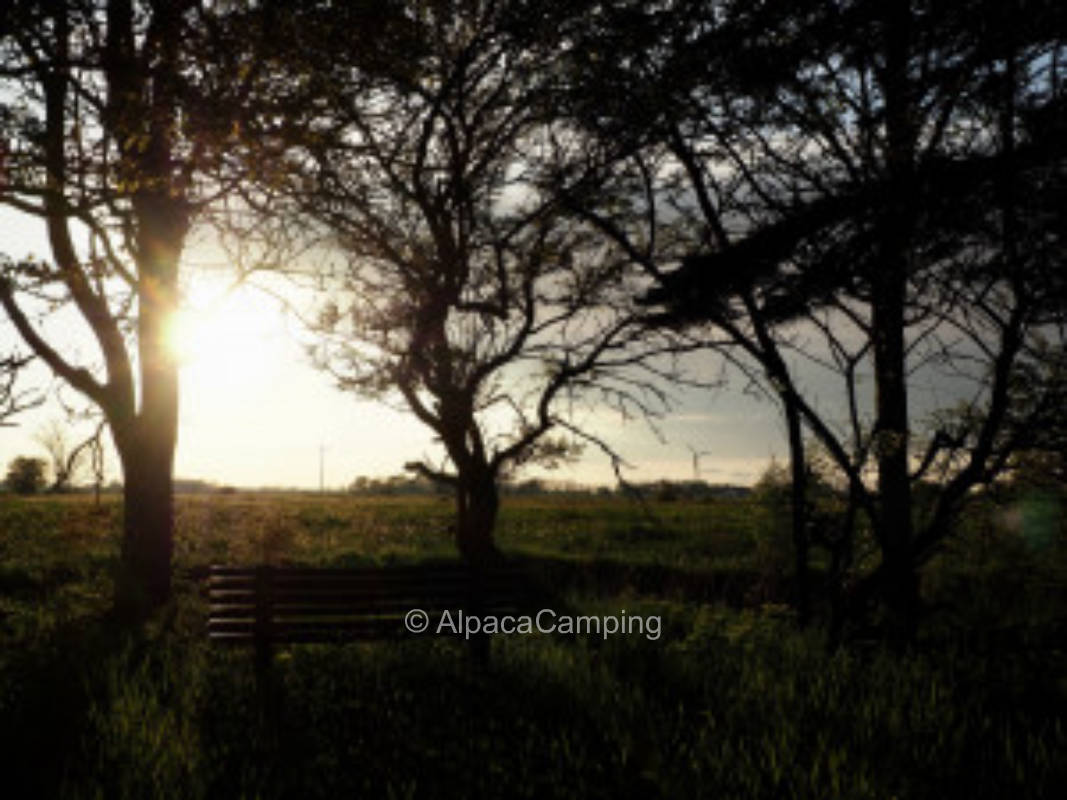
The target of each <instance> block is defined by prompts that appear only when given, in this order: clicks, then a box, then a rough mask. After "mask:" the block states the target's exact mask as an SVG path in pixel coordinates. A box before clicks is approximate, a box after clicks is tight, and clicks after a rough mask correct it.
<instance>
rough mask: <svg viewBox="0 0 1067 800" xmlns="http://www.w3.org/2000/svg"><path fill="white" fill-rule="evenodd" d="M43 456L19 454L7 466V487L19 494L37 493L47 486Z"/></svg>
mask: <svg viewBox="0 0 1067 800" xmlns="http://www.w3.org/2000/svg"><path fill="white" fill-rule="evenodd" d="M45 469H46V467H45V463H44V459H43V458H29V457H27V456H18V457H16V458H14V459H12V461H11V463H10V464H9V465H8V467H7V478H6V480H5V482H6V483H7V488H8V489H9V490H11V491H12V492H17V493H18V494H36V493H37V492H39V491H41V490H42V489H44V487H45V483H46V481H45Z"/></svg>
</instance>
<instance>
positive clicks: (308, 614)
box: [207, 561, 540, 663]
mask: <svg viewBox="0 0 1067 800" xmlns="http://www.w3.org/2000/svg"><path fill="white" fill-rule="evenodd" d="M539 594H540V593H539V592H538V591H536V590H535V589H534V587H533V586H532V585H531V583H530V582H529V580H528V578H527V576H526V574H525V572H524V570H523V569H522V568H521V567H519V566H517V565H515V564H513V563H507V562H502V563H499V564H494V565H492V566H488V567H484V568H481V569H474V568H472V567H471V566H469V565H467V564H465V563H463V562H454V561H450V562H439V563H426V564H418V565H411V566H391V567H355V568H311V567H294V566H256V567H240V566H213V567H211V569H210V572H209V575H208V600H209V603H210V610H209V612H208V623H207V630H208V637H209V638H210V639H211V640H212V641H213V642H218V643H220V644H236V645H252V646H254V647H255V648H256V651H257V653H258V656H259V661H260V662H261V663H266V662H269V661H270V657H271V653H272V649H273V647H274V645H276V644H297V643H303V642H345V641H360V640H364V641H365V640H380V639H404V638H413V637H420V636H421V637H428V636H435V635H437V626H438V620H439V619H440V618H441V614H442V613H443V612H445V611H448V612H451V614H452V618H453V619H455V618H456V616H457V612H458V611H459V610H462V611H463V612H464V613H466V614H474V615H479V616H481V615H486V614H494V615H503V614H523V613H529V611H530V609H532V608H535V607H536V606H535V603H536V599H537V598H538V596H539ZM413 609H420V610H422V611H424V612H426V614H427V616H428V627H427V628H426V630H425V631H424V632H422V633H412V632H411V631H409V630H408V628H407V627H406V625H405V615H406V614H407V613H408V612H410V611H412V610H413ZM474 640H477V641H474ZM482 651H484V652H482ZM472 652H474V654H475V655H476V656H478V657H480V658H485V657H487V656H488V639H487V637H484V636H476V637H472Z"/></svg>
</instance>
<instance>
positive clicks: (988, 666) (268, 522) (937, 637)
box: [0, 493, 1067, 798]
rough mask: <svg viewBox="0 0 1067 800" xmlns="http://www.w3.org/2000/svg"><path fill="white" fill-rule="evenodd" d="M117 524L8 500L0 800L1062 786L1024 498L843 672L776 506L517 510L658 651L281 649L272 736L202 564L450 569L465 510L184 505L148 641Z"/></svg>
mask: <svg viewBox="0 0 1067 800" xmlns="http://www.w3.org/2000/svg"><path fill="white" fill-rule="evenodd" d="M120 513H121V511H120V506H119V505H118V504H117V501H116V499H115V498H105V500H104V502H103V504H102V505H101V506H100V507H99V508H97V507H94V506H93V504H92V501H91V500H89V499H87V498H85V497H82V496H69V497H40V498H30V499H21V498H15V497H12V496H6V495H5V496H0V753H3V764H4V767H3V778H2V781H3V786H4V795H5V796H8V797H22V796H26V797H31V796H32V797H51V796H61V797H72V798H122V797H129V798H148V797H160V798H166V797H174V798H186V797H189V798H200V797H204V798H214V797H222V798H230V797H232V798H238V797H246V798H256V797H262V798H275V797H300V798H304V797H331V798H332V797H342V796H343V797H359V796H367V797H496V796H515V797H538V798H541V797H695V796H704V797H715V798H731V797H736V798H751V797H774V798H778V797H811V798H831V797H840V798H892V797H897V798H924V797H931V798H933V797H938V798H942V797H971V798H982V797H989V798H1001V797H1034V798H1040V797H1060V796H1062V794H1061V792H1062V787H1063V786H1064V785H1067V656H1065V652H1064V640H1063V633H1064V630H1065V628H1064V619H1065V613H1064V612H1065V605H1067V603H1065V600H1064V598H1065V596H1067V592H1065V591H1064V590H1065V588H1067V587H1065V576H1067V537H1065V536H1064V535H1063V531H1062V521H1061V519H1060V518H1059V517H1054V518H1053V519H1052V524H1053V525H1054V527H1055V531H1054V534H1053V535H1051V536H1045V537H1044V538H1042V539H1041V540H1040V541H1036V540H1035V539H1034V538H1033V537H1029V538H1028V537H1027V536H1026V535H1024V533H1025V530H1024V528H1025V526H1023V527H1022V528H1020V526H1019V525H1018V524H1016V523H1017V522H1018V519H1017V518H1018V515H1019V514H1023V516H1025V514H1026V513H1029V512H1027V511H1026V509H1025V508H1024V509H1023V510H1022V511H1020V512H1018V513H1017V514H1015V517H1013V516H1012V513H1014V512H1013V511H1012V510H1011V509H989V508H986V509H984V510H979V512H978V513H975V514H974V515H972V517H971V518H970V519H969V520H968V522H967V524H966V525H964V526H963V529H962V530H961V533H960V535H959V536H958V537H957V538H956V539H954V540H953V542H952V543H951V545H950V547H949V548H948V549H947V550H946V552H945V553H944V554H943V555H942V556H941V557H940V558H939V559H938V560H937V561H936V562H935V563H933V564H931V565H930V567H929V569H928V570H927V573H926V575H925V578H924V600H925V601H926V602H927V604H928V607H929V608H930V609H931V611H930V614H929V618H928V619H927V621H926V623H925V625H924V627H923V635H922V637H921V639H920V641H919V642H918V644H917V646H916V647H915V649H914V650H913V651H912V652H909V653H906V654H899V653H892V652H889V651H887V650H886V649H885V648H883V647H881V646H879V645H877V644H876V643H873V642H869V641H863V640H858V641H855V642H852V643H850V644H849V645H847V646H846V647H843V648H841V649H840V650H838V651H836V652H834V653H832V654H831V653H828V652H827V649H826V646H825V645H826V643H825V634H824V632H823V630H822V628H821V627H820V626H819V625H818V624H816V625H814V626H813V627H812V628H810V629H809V630H806V631H799V630H797V628H796V625H795V622H794V620H793V618H792V616H791V614H790V612H789V609H788V606H787V605H786V601H787V599H788V593H789V577H788V564H789V552H788V544H787V538H786V533H785V529H784V527H783V525H782V520H781V519H780V514H779V513H778V511H777V510H776V509H774V508H773V507H769V506H768V504H767V503H766V502H765V499H762V498H760V497H758V496H752V497H748V498H729V499H727V498H722V499H713V500H709V501H706V502H695V501H685V502H681V501H678V502H655V501H650V502H648V503H647V504H641V503H637V502H634V501H632V500H628V499H625V498H621V497H614V496H613V497H598V498H593V497H556V496H534V497H506V498H505V501H504V506H503V509H502V516H501V520H500V524H499V529H498V543H499V544H500V546H501V548H502V549H503V550H504V551H505V552H507V553H508V554H510V555H512V556H515V557H521V558H523V559H525V560H526V561H527V562H528V563H529V565H530V569H531V570H532V571H534V572H535V573H537V574H538V575H539V576H540V577H541V579H542V580H543V581H544V583H545V584H546V585H548V586H551V587H552V589H553V592H554V593H555V595H556V597H557V598H558V601H559V603H560V604H561V607H567V608H570V609H575V610H578V611H580V612H581V613H585V614H618V613H619V612H620V610H621V609H625V610H626V611H627V613H629V614H631V615H636V614H643V615H658V616H660V618H661V619H662V635H661V636H660V637H659V638H658V639H657V640H654V641H653V640H650V639H649V638H647V637H645V636H640V635H630V636H621V635H617V636H611V637H607V638H605V637H602V636H595V635H579V636H574V635H570V636H567V635H541V634H535V635H530V636H499V637H496V638H495V639H494V641H493V652H492V659H491V662H490V664H489V665H488V667H487V668H485V669H481V668H479V667H477V665H475V664H474V663H473V662H472V661H471V659H470V658H469V655H468V653H467V651H466V649H465V648H464V647H463V646H462V643H461V642H456V641H452V640H450V639H447V638H445V637H434V636H426V637H422V638H414V637H413V638H412V639H410V640H404V641H400V642H389V643H370V644H353V645H329V646H323V645H311V646H298V647H293V648H290V649H288V650H283V651H282V652H280V653H279V654H278V655H277V656H276V657H275V660H274V664H273V678H274V680H275V682H276V689H277V691H278V697H279V705H278V707H277V709H276V712H275V717H274V718H271V719H269V720H268V719H267V718H266V717H265V716H264V714H263V712H262V708H261V704H260V703H259V697H258V695H257V685H256V678H255V672H254V669H253V663H252V658H251V654H250V653H248V652H242V651H238V650H234V649H227V648H221V647H218V646H211V645H209V643H208V642H207V640H206V636H205V632H204V622H205V604H204V600H203V594H202V585H203V575H204V572H205V570H206V567H207V566H208V565H209V564H212V563H283V562H284V563H298V564H308V565H322V566H326V565H358V564H380V565H388V564H391V563H407V562H416V561H419V560H421V559H426V558H439V557H448V556H451V555H452V554H453V553H454V552H455V550H454V545H453V542H452V538H451V533H450V527H449V526H450V521H451V516H452V509H451V505H450V503H449V502H448V501H447V500H445V499H441V498H435V497H410V496H400V497H372V498H368V497H353V496H342V495H336V496H332V495H325V496H323V495H310V494H309V495H298V494H293V495H280V494H279V495H271V494H243V493H235V494H202V495H183V496H179V498H178V501H177V541H176V552H175V572H174V575H175V596H174V600H173V602H172V603H171V604H170V605H169V606H168V607H167V608H166V609H165V610H164V612H163V613H161V614H159V615H158V616H157V617H156V618H154V619H153V621H152V622H151V623H150V624H149V625H148V626H146V628H145V629H144V630H141V631H139V632H137V633H131V632H129V631H124V630H121V629H118V628H116V627H115V626H114V625H113V624H112V623H111V622H110V621H109V616H108V608H109V602H110V595H111V580H112V571H113V569H114V568H115V564H116V561H117V555H118V545H119V531H120ZM1031 516H1033V515H1032V513H1031ZM1013 520H1014V521H1015V522H1013ZM1045 522H1048V520H1045ZM1046 527H1047V525H1046ZM817 566H818V565H817ZM817 571H818V570H817Z"/></svg>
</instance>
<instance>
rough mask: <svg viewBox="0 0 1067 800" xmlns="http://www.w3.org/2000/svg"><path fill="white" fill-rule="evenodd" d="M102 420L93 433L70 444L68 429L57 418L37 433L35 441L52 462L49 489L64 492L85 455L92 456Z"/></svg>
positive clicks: (100, 431)
mask: <svg viewBox="0 0 1067 800" xmlns="http://www.w3.org/2000/svg"><path fill="white" fill-rule="evenodd" d="M103 426H104V421H103V420H100V421H99V422H98V423H97V425H96V427H95V429H94V431H93V433H91V434H90V435H89V436H87V437H86V438H85V439H83V440H82V441H80V442H78V443H77V444H75V445H73V446H72V445H71V443H70V438H69V431H68V429H67V428H66V427H65V426H63V424H62V423H60V422H59V421H57V420H52V421H51V422H49V423H48V424H47V425H45V426H44V427H43V428H42V429H41V430H40V431H38V433H37V437H36V438H37V441H38V442H39V443H40V444H41V446H42V447H43V448H44V449H45V451H46V452H47V453H48V457H49V459H50V460H51V462H52V486H51V487H50V489H49V491H52V492H64V491H67V490H68V489H69V488H70V485H71V482H72V481H73V480H74V478H75V476H76V475H77V474H78V472H79V471H80V470H81V468H82V466H83V464H84V458H85V456H86V455H89V456H92V453H93V450H94V448H95V447H97V446H99V440H100V436H101V434H102V433H103V429H104V428H103Z"/></svg>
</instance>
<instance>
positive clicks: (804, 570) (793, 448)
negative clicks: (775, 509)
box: [782, 392, 811, 628]
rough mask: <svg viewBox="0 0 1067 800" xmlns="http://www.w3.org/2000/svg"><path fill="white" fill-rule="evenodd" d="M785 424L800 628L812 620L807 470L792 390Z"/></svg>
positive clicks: (785, 399)
mask: <svg viewBox="0 0 1067 800" xmlns="http://www.w3.org/2000/svg"><path fill="white" fill-rule="evenodd" d="M782 401H783V403H784V405H785V418H786V425H787V427H788V429H789V466H790V472H791V475H792V509H791V510H792V527H793V558H794V576H793V580H794V587H793V603H794V608H795V609H796V612H797V622H798V623H799V624H800V627H802V628H803V627H806V626H807V624H808V622H809V621H810V619H811V577H810V570H809V569H808V552H809V549H810V548H809V546H808V531H807V513H806V510H807V502H808V470H807V464H806V463H805V458H804V438H803V433H802V430H801V426H800V410H799V409H798V408H797V404H796V399H795V397H794V395H793V394H792V393H791V392H786V393H784V394H783V397H782Z"/></svg>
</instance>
